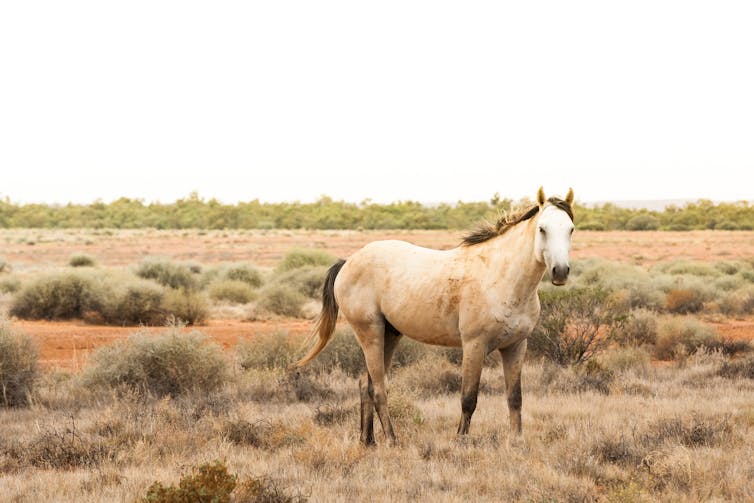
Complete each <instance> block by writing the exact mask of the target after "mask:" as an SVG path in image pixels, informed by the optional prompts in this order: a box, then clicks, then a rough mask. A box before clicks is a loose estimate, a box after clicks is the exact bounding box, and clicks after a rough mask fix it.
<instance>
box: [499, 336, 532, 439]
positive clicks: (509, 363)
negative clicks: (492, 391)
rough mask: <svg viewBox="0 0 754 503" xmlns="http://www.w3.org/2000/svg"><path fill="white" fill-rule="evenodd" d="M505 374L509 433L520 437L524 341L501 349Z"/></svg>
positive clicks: (524, 354)
mask: <svg viewBox="0 0 754 503" xmlns="http://www.w3.org/2000/svg"><path fill="white" fill-rule="evenodd" d="M500 354H501V355H502V357H503V370H504V372H505V395H506V397H507V398H508V413H509V414H510V422H511V432H513V433H514V434H516V435H519V436H520V435H521V403H522V399H521V368H522V367H523V365H524V356H526V339H524V340H522V341H521V342H519V343H518V344H516V345H515V346H511V347H509V348H505V349H501V350H500Z"/></svg>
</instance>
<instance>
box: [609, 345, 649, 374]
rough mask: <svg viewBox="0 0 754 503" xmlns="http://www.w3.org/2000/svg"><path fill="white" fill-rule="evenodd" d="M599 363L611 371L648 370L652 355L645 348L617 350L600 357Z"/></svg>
mask: <svg viewBox="0 0 754 503" xmlns="http://www.w3.org/2000/svg"><path fill="white" fill-rule="evenodd" d="M599 361H600V362H601V363H602V364H603V365H604V366H605V367H606V368H607V369H610V370H614V371H618V372H621V371H626V370H632V369H641V370H646V369H648V368H649V364H650V354H649V353H648V352H647V351H646V350H645V349H643V348H636V347H628V348H615V349H611V350H608V351H605V352H604V353H602V355H600V359H599Z"/></svg>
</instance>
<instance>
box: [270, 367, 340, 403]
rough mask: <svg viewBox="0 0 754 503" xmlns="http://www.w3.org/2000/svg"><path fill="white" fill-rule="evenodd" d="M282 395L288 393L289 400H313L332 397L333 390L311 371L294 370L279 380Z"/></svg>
mask: <svg viewBox="0 0 754 503" xmlns="http://www.w3.org/2000/svg"><path fill="white" fill-rule="evenodd" d="M278 386H279V389H280V391H281V393H280V394H281V395H284V396H285V395H287V396H288V398H289V400H292V401H299V402H311V401H313V400H327V399H330V398H332V396H333V392H332V391H331V390H330V388H329V387H327V386H325V385H323V384H322V383H320V382H319V381H317V380H316V379H314V377H313V376H312V375H311V373H310V372H302V371H299V370H293V371H290V372H286V373H285V375H284V376H283V377H282V378H281V379H280V380H279V381H278Z"/></svg>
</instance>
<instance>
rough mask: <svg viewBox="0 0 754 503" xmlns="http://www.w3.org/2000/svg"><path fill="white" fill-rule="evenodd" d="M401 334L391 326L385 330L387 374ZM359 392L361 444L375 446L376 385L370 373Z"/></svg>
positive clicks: (362, 377) (360, 385)
mask: <svg viewBox="0 0 754 503" xmlns="http://www.w3.org/2000/svg"><path fill="white" fill-rule="evenodd" d="M400 337H401V334H399V333H398V332H397V331H396V330H395V329H393V328H392V327H391V326H390V325H388V326H386V328H385V349H384V351H385V357H384V362H385V372H386V373H387V371H388V370H389V369H390V362H391V360H392V358H393V353H394V352H395V348H396V347H397V346H398V342H399V341H400ZM359 391H360V395H361V443H362V444H364V445H374V443H375V442H374V385H373V384H372V378H371V376H370V375H369V372H364V374H363V375H362V376H361V378H360V379H359Z"/></svg>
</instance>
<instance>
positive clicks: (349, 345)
mask: <svg viewBox="0 0 754 503" xmlns="http://www.w3.org/2000/svg"><path fill="white" fill-rule="evenodd" d="M398 351H400V348H399V349H398ZM309 366H310V367H312V368H313V369H315V370H318V371H323V372H331V371H332V370H334V369H336V368H338V369H340V370H342V371H343V372H344V373H345V374H347V375H349V376H352V377H358V376H360V375H361V374H363V373H364V372H366V363H365V361H364V353H363V351H361V346H359V343H358V342H357V341H356V337H355V336H354V334H353V332H352V331H351V330H350V329H338V330H336V331H335V334H333V337H332V340H331V341H330V343H329V344H328V345H327V347H325V349H324V350H322V352H321V353H320V354H319V355H317V358H315V359H314V360H313V361H312V362H311V363H310V364H309Z"/></svg>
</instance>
